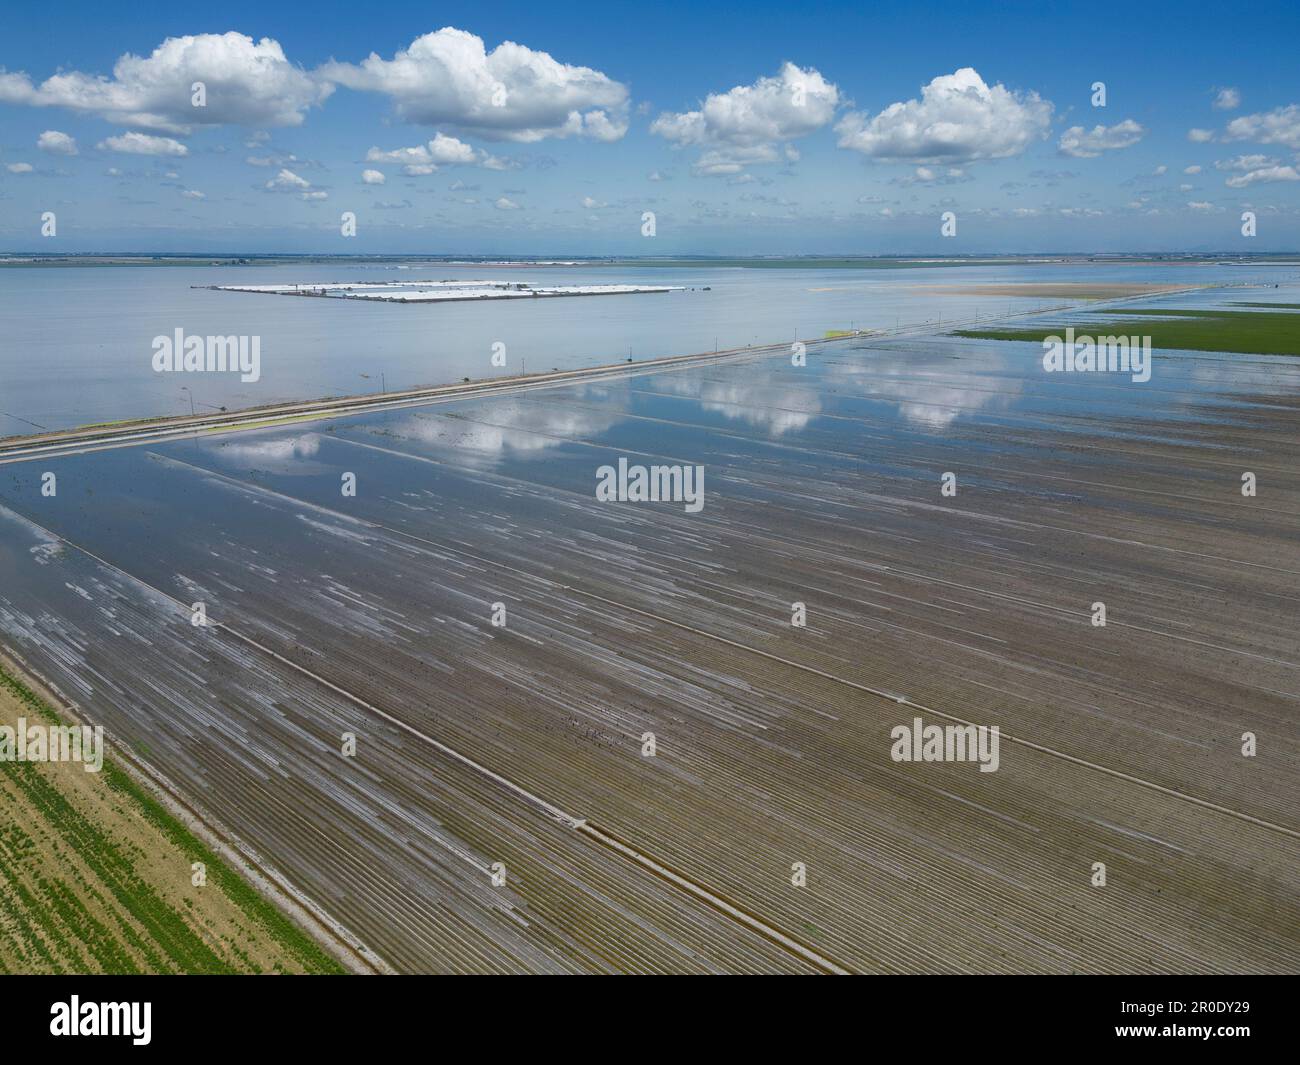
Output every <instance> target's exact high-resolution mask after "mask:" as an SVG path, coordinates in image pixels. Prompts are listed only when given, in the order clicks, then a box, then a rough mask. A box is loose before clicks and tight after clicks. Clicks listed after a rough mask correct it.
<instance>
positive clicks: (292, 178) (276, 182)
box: [266, 170, 311, 192]
mask: <svg viewBox="0 0 1300 1065" xmlns="http://www.w3.org/2000/svg"><path fill="white" fill-rule="evenodd" d="M266 187H267V188H268V189H270V190H271V191H273V192H275V191H281V190H289V191H292V190H294V189H309V188H311V182H310V181H308V180H307V179H306V178H304V177H299V176H298V175H297V174H295V173H294V172H293V171H292V170H281V171H280V172H279V173H278V174H276V175H275V177H273V178H272V179H271V180H270V181H268V182H267V183H266Z"/></svg>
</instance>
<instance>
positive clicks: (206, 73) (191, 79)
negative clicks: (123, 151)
mask: <svg viewBox="0 0 1300 1065" xmlns="http://www.w3.org/2000/svg"><path fill="white" fill-rule="evenodd" d="M195 82H202V83H203V86H204V89H205V92H206V100H205V106H202V107H196V106H194V103H193V99H194V90H193V85H194V83H195ZM332 88H333V87H332V86H331V85H330V84H328V83H324V82H320V81H318V80H316V79H315V78H313V77H312V76H311V75H309V74H307V73H306V72H305V71H303V70H302V69H300V68H299V67H296V66H294V65H293V64H292V63H290V62H289V61H288V59H286V58H285V55H284V50H283V49H282V48H281V47H280V44H279V42H278V41H274V40H271V39H270V38H267V37H263V38H262V39H261V40H260V41H254V40H253V38H251V37H246V36H244V35H243V34H242V33H233V32H232V33H222V34H216V33H201V34H197V35H194V36H185V37H168V38H167V39H166V40H165V41H163V42H162V44H160V45H159V46H158V47H157V48H155V49H154V50H153V52H152V53H151V54H150V55H148V56H147V57H142V56H137V55H131V54H129V53H128V54H127V55H124V56H122V57H121V58H120V59H118V61H117V62H116V63H115V64H114V66H113V74H112V77H105V76H104V75H97V74H85V73H82V72H80V71H69V72H67V73H58V74H55V75H53V76H52V77H49V78H47V79H46V80H45V81H43V82H41V83H40V84H39V85H38V84H35V83H34V82H33V81H32V79H31V77H30V76H29V75H27V74H25V73H21V72H19V73H5V72H0V103H11V104H26V105H28V106H32V107H63V108H66V109H68V110H70V111H75V112H77V113H80V114H89V115H97V116H99V117H100V118H103V119H105V120H106V121H109V122H112V123H114V124H115V125H119V126H136V127H139V128H141V129H157V130H162V131H164V132H167V133H188V132H190V131H191V130H192V129H193V128H194V127H196V126H212V125H223V124H234V125H248V126H297V125H300V124H301V123H302V120H303V112H304V111H305V110H306V109H307V108H308V107H311V106H312V105H313V104H319V103H321V102H322V101H324V99H325V98H326V97H327V96H328V95H329V94H330V92H331V91H332Z"/></svg>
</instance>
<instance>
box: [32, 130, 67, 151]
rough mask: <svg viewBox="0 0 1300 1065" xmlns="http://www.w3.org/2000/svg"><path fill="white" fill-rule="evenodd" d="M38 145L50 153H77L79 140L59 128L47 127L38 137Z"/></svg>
mask: <svg viewBox="0 0 1300 1065" xmlns="http://www.w3.org/2000/svg"><path fill="white" fill-rule="evenodd" d="M36 147H38V148H39V149H40V150H41V151H43V152H49V153H50V155H76V154H77V142H76V141H75V140H74V139H73V138H72V137H70V136H69V135H68V134H66V133H60V132H59V131H58V130H57V129H47V130H46V131H45V132H44V133H42V134H41V135H40V136H39V137H37V138H36Z"/></svg>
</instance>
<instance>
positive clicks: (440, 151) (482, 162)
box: [366, 133, 509, 175]
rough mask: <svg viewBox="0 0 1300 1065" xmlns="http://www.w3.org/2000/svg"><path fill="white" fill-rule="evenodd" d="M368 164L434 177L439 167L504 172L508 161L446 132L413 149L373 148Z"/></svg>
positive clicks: (437, 134)
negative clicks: (468, 167)
mask: <svg viewBox="0 0 1300 1065" xmlns="http://www.w3.org/2000/svg"><path fill="white" fill-rule="evenodd" d="M366 162H368V163H395V164H397V165H398V166H401V167H403V168H404V169H405V171H406V173H407V174H411V175H419V174H432V173H433V172H434V171H435V170H437V169H438V167H440V166H481V167H485V168H486V169H488V170H504V169H506V168H507V167H508V166H509V163H507V162H506V160H504V159H499V158H497V157H496V156H494V155H489V154H488V153H487V152H485V151H483V150H482V149H481V148H474V147H472V146H471V145H468V144H466V143H465V142H464V141H462V140H458V139H457V138H456V137H448V136H447V135H446V134H444V133H435V134H434V135H433V140H431V141H429V142H428V143H427V144H417V145H415V146H414V147H411V148H394V149H392V150H391V151H384V150H383V149H382V148H371V149H370V150H369V151H368V152H366Z"/></svg>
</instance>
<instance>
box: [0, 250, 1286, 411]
mask: <svg viewBox="0 0 1300 1065" xmlns="http://www.w3.org/2000/svg"><path fill="white" fill-rule="evenodd" d="M1295 274H1296V270H1295V267H1293V266H1291V267H1262V266H1250V267H1221V266H1211V265H1205V266H1162V267H1149V266H1145V267H1144V266H1135V265H1071V266H1035V267H1024V266H979V267H960V268H933V269H930V268H918V269H900V270H880V269H876V270H862V271H854V270H845V269H745V268H720V267H709V266H701V267H692V268H684V269H676V268H666V267H664V268H650V267H599V268H573V267H545V268H521V267H511V268H507V267H488V266H468V267H467V266H444V265H440V264H434V265H429V266H418V267H417V266H413V267H410V268H409V269H407V268H399V267H397V266H383V265H366V266H361V265H355V264H350V265H340V266H318V265H317V266H295V265H276V266H248V267H239V266H228V267H203V268H188V267H61V268H48V267H31V268H28V267H12V268H5V269H3V270H0V323H3V333H2V335H0V436H6V435H16V434H20V433H31V432H36V431H38V430H39V429H41V428H46V429H63V428H70V427H72V426H76V425H86V424H94V423H99V422H106V421H116V420H120V419H125V418H134V417H153V416H160V415H174V414H185V413H189V412H190V410H191V409H194V410H196V411H198V412H200V413H202V412H207V411H211V410H214V409H217V408H220V407H227V408H230V409H237V408H241V407H251V406H259V405H263V404H268V403H274V402H284V401H294V400H307V399H316V398H322V397H325V396H338V395H355V394H358V393H365V392H378V391H380V390H381V389H383V388H387V389H389V390H395V389H404V388H414V387H417V386H420V385H433V384H446V383H449V382H453V381H459V380H461V379H462V378H465V377H469V378H473V379H476V380H477V379H481V378H488V377H493V376H498V375H506V374H517V373H519V372H520V370H521V369H522V370H526V371H528V372H532V373H536V372H538V371H547V370H550V369H552V368H560V369H566V370H567V369H573V368H577V367H583V366H595V365H605V364H610V363H616V362H621V361H624V360H626V359H629V358H631V359H634V360H635V359H645V358H653V357H658V356H663V355H681V354H694V353H699V352H705V351H712V350H714V349H715V348H722V349H727V348H735V347H743V346H745V345H747V344H754V345H758V344H764V343H773V342H781V341H784V340H786V339H790V340H793V339H795V338H796V337H798V338H802V339H809V338H814V337H820V336H823V335H824V334H825V332H826V331H827V330H831V329H852V328H858V329H877V330H879V329H894V328H896V327H898V326H907V325H910V324H917V323H923V322H926V321H940V320H942V321H949V320H953V319H955V318H966V317H973V316H975V315H977V314H979V315H983V316H986V317H987V316H991V315H997V314H1005V313H1006V312H1007V311H1008V310H1011V309H1016V310H1023V309H1026V308H1033V307H1036V306H1048V305H1051V304H1052V303H1059V302H1060V301H1053V300H1044V299H1042V298H1032V299H1026V298H1015V297H998V296H988V295H984V296H972V295H963V294H961V293H959V292H957V291H955V289H957V288H959V287H960V286H962V285H975V284H996V283H1005V282H1014V281H1034V282H1040V283H1042V282H1052V281H1084V282H1114V281H1120V282H1123V281H1139V282H1150V281H1155V282H1159V283H1162V284H1172V285H1184V284H1186V285H1194V284H1212V283H1220V282H1247V281H1260V282H1266V283H1269V284H1271V283H1273V282H1275V281H1285V280H1287V279H1292V280H1294V278H1295ZM407 278H415V279H442V278H459V279H462V280H464V279H474V278H486V279H489V280H494V279H495V280H500V279H504V280H509V281H529V282H533V283H538V284H556V285H585V284H614V283H627V284H653V285H682V286H685V287H686V288H687V289H688V291H686V292H673V293H667V294H650V295H628V296H600V297H583V298H574V299H568V300H556V301H536V302H532V301H530V302H527V303H520V304H510V305H503V304H501V303H492V304H486V305H481V304H451V305H443V306H438V305H415V306H372V305H369V304H363V303H357V302H354V301H348V300H338V301H331V300H321V299H307V298H301V297H284V296H271V295H255V294H250V293H234V292H215V291H211V290H208V289H203V288H192V287H191V286H194V285H214V284H254V285H256V284H264V285H265V284H288V283H294V282H313V281H315V282H329V281H375V280H403V279H407ZM705 289H708V290H709V291H705ZM177 329H180V330H182V331H183V333H184V334H185V335H186V336H203V337H206V336H248V337H254V336H256V337H260V351H261V377H260V379H259V380H258V381H256V382H245V381H241V380H240V377H239V375H237V374H234V373H220V372H205V373H190V374H184V373H157V372H155V371H154V370H153V366H152V358H153V351H154V349H153V339H154V338H155V337H157V336H167V337H171V336H173V335H174V334H175V332H176V330H177ZM496 345H504V349H501V348H498V347H496ZM501 350H504V356H505V362H506V365H505V366H504V367H499V366H494V365H493V364H492V361H491V360H492V357H493V354H494V352H497V351H501Z"/></svg>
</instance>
